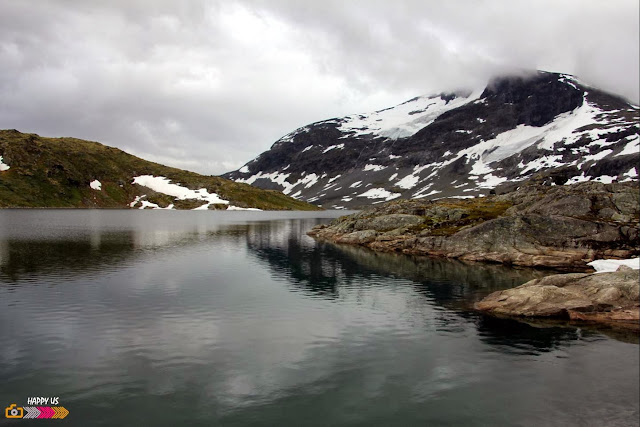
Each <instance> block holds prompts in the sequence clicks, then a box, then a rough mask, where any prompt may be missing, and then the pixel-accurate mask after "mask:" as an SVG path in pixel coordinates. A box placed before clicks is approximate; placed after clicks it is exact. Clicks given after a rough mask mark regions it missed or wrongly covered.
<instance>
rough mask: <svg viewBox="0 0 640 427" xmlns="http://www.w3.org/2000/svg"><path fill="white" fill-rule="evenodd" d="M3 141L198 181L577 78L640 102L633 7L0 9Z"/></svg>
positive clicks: (162, 1)
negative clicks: (417, 104) (563, 76)
mask: <svg viewBox="0 0 640 427" xmlns="http://www.w3.org/2000/svg"><path fill="white" fill-rule="evenodd" d="M0 11H1V13H0V58H2V67H0V128H17V129H20V130H22V131H27V132H37V133H40V134H42V135H47V136H75V137H79V138H86V139H92V140H98V141H100V142H103V143H106V144H108V145H112V146H117V147H119V148H122V149H125V150H127V151H129V152H132V153H134V154H136V155H139V156H141V157H144V158H148V159H150V160H155V161H161V162H162V163H166V164H169V165H172V166H177V167H184V168H187V169H191V170H195V171H198V172H202V173H211V174H218V173H222V172H225V171H228V170H230V169H234V168H236V167H239V166H240V165H242V164H243V163H245V162H246V161H248V160H249V159H251V158H252V157H254V156H255V155H257V154H259V153H260V152H262V151H264V150H266V149H267V148H268V147H269V146H270V145H271V144H272V143H273V142H274V141H275V140H276V139H277V138H279V137H280V136H282V135H284V134H286V133H288V132H290V131H291V130H293V129H295V128H297V127H299V126H303V125H305V124H307V123H309V122H312V121H317V120H323V119H327V118H331V117H336V116H340V115H344V114H350V113H354V112H367V111H371V110H375V109H380V108H384V107H388V106H391V105H393V104H396V103H399V102H402V101H404V100H406V99H408V98H411V97H413V96H416V95H420V94H427V93H432V92H441V91H445V90H452V89H457V88H465V87H474V86H478V85H481V84H483V83H484V82H485V81H486V80H487V79H488V78H489V77H490V76H491V75H494V74H496V73H501V72H504V71H506V70H513V69H521V68H541V69H547V70H553V71H562V72H568V73H573V74H576V75H578V76H580V77H581V78H582V79H583V80H585V81H587V82H589V83H592V84H594V85H596V86H599V87H601V88H603V89H605V90H609V91H612V92H615V93H618V94H621V95H623V96H625V97H627V98H629V99H631V100H633V101H635V102H638V98H639V95H638V90H639V89H638V78H637V76H638V73H639V69H638V48H639V44H640V43H639V40H638V33H639V28H638V27H639V26H638V20H637V16H638V3H637V2H636V1H617V2H601V1H581V2H580V5H579V7H578V6H577V5H576V3H575V2H573V1H564V2H562V1H553V2H552V1H547V0H540V1H536V2H530V1H529V2H524V1H511V2H504V1H458V2H425V1H398V2H389V1H369V0H368V1H357V0H354V1H350V2H341V1H334V0H330V1H323V2H300V1H294V0H291V1H274V0H269V1H266V0H265V1H259V0H256V1H242V0H237V1H235V2H233V1H224V2H223V1H219V2H211V1H185V2H175V1H169V0H135V1H133V0H130V1H110V2H99V1H63V0H23V1H20V2H17V1H10V0H0Z"/></svg>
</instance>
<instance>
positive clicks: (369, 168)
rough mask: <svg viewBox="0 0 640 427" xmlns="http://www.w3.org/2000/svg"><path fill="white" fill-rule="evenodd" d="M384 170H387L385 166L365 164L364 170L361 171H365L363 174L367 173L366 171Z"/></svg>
mask: <svg viewBox="0 0 640 427" xmlns="http://www.w3.org/2000/svg"><path fill="white" fill-rule="evenodd" d="M386 168H387V167H386V166H382V165H372V164H366V165H364V168H363V169H362V170H363V171H365V172H367V171H375V172H379V171H381V170H384V169H386Z"/></svg>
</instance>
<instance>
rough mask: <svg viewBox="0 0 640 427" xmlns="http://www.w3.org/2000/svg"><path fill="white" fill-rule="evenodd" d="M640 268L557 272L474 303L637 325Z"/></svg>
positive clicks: (509, 312)
mask: <svg viewBox="0 0 640 427" xmlns="http://www.w3.org/2000/svg"><path fill="white" fill-rule="evenodd" d="M639 298H640V271H638V270H623V271H616V272H612V273H595V274H582V273H576V274H556V275H553V276H547V277H543V278H541V279H535V280H531V281H529V282H527V283H525V284H524V285H521V286H518V287H517V288H513V289H507V290H504V291H498V292H494V293H492V294H490V295H488V296H487V297H486V298H484V299H483V300H482V301H480V302H478V303H476V304H475V308H476V309H477V310H480V311H484V312H487V313H491V314H495V315H502V316H517V317H557V318H565V319H566V318H568V319H572V320H585V321H593V322H600V323H609V324H615V323H627V324H629V326H632V327H638V326H639V322H640V317H639V313H640V310H639V306H640V304H639Z"/></svg>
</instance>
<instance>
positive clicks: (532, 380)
mask: <svg viewBox="0 0 640 427" xmlns="http://www.w3.org/2000/svg"><path fill="white" fill-rule="evenodd" d="M147 213H148V214H151V215H150V216H144V217H140V216H138V213H137V212H135V213H129V212H124V213H118V212H105V213H100V214H95V213H93V212H85V215H87V217H86V218H85V217H83V216H82V215H80V214H76V213H74V214H73V215H71V217H68V216H66V213H65V215H56V214H55V212H53V213H52V212H48V213H46V214H45V213H42V212H36V211H34V212H32V213H30V214H31V215H33V216H34V217H35V219H39V220H42V221H44V220H47V218H48V220H47V221H45V222H42V224H41V225H38V224H39V223H38V221H35V219H34V218H27V219H28V220H29V221H28V224H29V226H27V227H21V226H20V225H21V224H26V223H27V222H26V221H25V218H26V217H22V216H17V217H13V218H9V219H7V217H6V216H5V217H4V218H3V219H2V222H0V223H2V224H3V227H4V228H3V227H0V236H2V237H0V248H2V249H1V251H0V254H1V256H0V383H2V384H3V387H2V388H0V401H7V402H8V401H15V400H18V399H23V398H26V396H31V395H33V394H34V390H37V393H41V394H44V395H48V394H51V395H61V397H62V398H63V399H64V401H65V404H68V405H69V406H70V409H71V410H72V413H73V414H74V417H75V418H74V419H73V420H69V422H70V423H71V424H74V423H75V424H76V425H87V424H99V423H100V422H103V424H104V425H113V424H123V425H129V424H132V423H137V424H143V425H148V424H154V425H178V424H189V425H215V424H223V425H300V424H301V420H303V421H304V422H302V424H306V425H375V424H378V425H393V424H396V425H397V424H400V425H425V424H430V425H438V424H443V423H450V424H460V425H474V424H485V425H486V424H495V425H498V424H505V423H506V424H517V423H520V424H523V425H536V424H540V423H541V421H544V420H548V419H549V418H548V417H549V416H550V415H549V414H552V416H553V419H554V420H558V422H560V423H562V422H564V423H565V424H566V423H571V422H572V421H575V420H576V419H578V418H573V419H567V418H566V417H567V415H566V414H567V413H569V414H572V416H574V417H575V416H576V415H575V413H576V412H578V413H580V414H583V413H584V414H587V415H584V417H586V418H585V419H586V420H587V421H588V420H589V416H594V415H597V414H594V412H593V410H592V409H591V408H599V409H598V410H600V411H602V410H604V411H606V412H607V414H608V413H609V412H612V413H616V411H618V413H622V412H619V409H620V407H621V406H622V407H624V408H626V409H629V410H630V411H631V412H627V413H626V414H627V416H626V418H625V417H622V418H620V417H619V418H620V419H622V420H623V421H626V420H628V419H632V416H633V415H634V412H633V411H637V398H638V390H637V384H636V381H630V379H634V378H637V362H638V357H637V356H638V355H637V347H634V346H630V345H629V344H625V343H622V342H618V341H612V340H609V339H608V338H607V337H606V336H603V335H600V334H597V333H593V332H587V331H582V330H578V329H577V328H575V327H566V326H553V327H549V328H534V327H532V326H529V325H527V324H523V323H520V322H514V321H508V320H500V319H493V318H485V317H482V316H478V315H476V314H474V313H472V312H469V311H468V310H467V308H468V304H469V302H470V301H472V300H474V299H476V298H477V297H479V296H481V295H482V294H485V293H488V292H491V291H493V290H495V289H500V288H502V287H509V286H513V285H517V284H519V283H521V282H523V281H526V280H528V279H529V278H531V277H536V276H538V275H540V274H544V273H542V272H538V271H534V270H513V269H505V268H503V267H500V266H491V265H483V264H464V263H457V262H450V261H444V260H438V259H428V258H413V257H406V256H398V255H395V254H376V253H373V252H371V251H368V250H364V249H362V248H357V247H349V246H336V245H331V244H318V243H317V242H315V241H314V240H313V239H311V238H309V237H307V236H306V235H305V234H304V232H305V231H306V230H308V229H310V228H311V227H312V226H313V225H315V224H316V223H319V222H322V221H327V219H326V218H324V219H323V218H314V217H311V216H306V217H305V216H304V215H300V214H293V213H291V214H273V213H260V214H259V215H254V216H246V217H241V216H240V217H237V216H220V215H219V214H216V213H212V214H213V215H212V216H209V215H206V214H207V213H205V215H200V214H198V213H196V214H197V215H195V216H191V215H190V214H193V213H190V212H181V213H178V214H177V215H174V214H173V213H164V212H163V213H158V215H156V214H155V213H152V212H147ZM0 214H2V213H1V212H0ZM295 215H299V217H297V218H295ZM27 216H28V215H27ZM0 217H2V215H0ZM586 347H588V348H586ZM575 367H579V369H576V368H575ZM47 372H55V373H56V375H47ZM594 381H597V382H598V384H599V387H601V388H600V389H601V390H604V392H606V393H607V395H610V396H614V398H611V399H609V400H607V401H605V402H603V401H602V395H600V394H598V393H594V394H592V393H590V391H589V390H590V389H589V386H590V384H592V383H593V382H594ZM567 388H569V389H567ZM540 396H546V397H547V404H546V406H545V407H544V410H539V409H536V408H535V405H532V404H531V402H535V401H536V399H539V398H540ZM507 400H508V401H509V402H510V404H509V405H507V406H508V407H505V405H504V403H503V402H504V401H507ZM585 408H586V409H585ZM578 409H579V411H581V412H579V411H578ZM96 411H102V412H104V413H109V414H110V415H109V418H108V419H103V420H102V421H101V420H96V419H95V417H93V414H95V412H96ZM310 414H315V415H314V416H311V418H310ZM580 416H582V415H579V416H578V417H580ZM595 419H604V418H603V417H602V415H601V416H600V418H598V417H596V418H595ZM606 419H607V420H610V419H615V417H614V418H611V417H608V418H606ZM479 420H481V421H482V422H481V423H480V422H479ZM542 424H544V422H542Z"/></svg>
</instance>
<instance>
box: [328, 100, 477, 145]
mask: <svg viewBox="0 0 640 427" xmlns="http://www.w3.org/2000/svg"><path fill="white" fill-rule="evenodd" d="M483 90H484V88H482V89H478V90H475V91H473V92H472V93H470V94H469V95H467V96H458V95H456V96H455V98H453V99H451V98H450V97H447V96H445V95H436V96H420V97H417V98H414V99H412V100H409V101H407V102H404V103H402V104H400V105H396V106H395V107H392V108H387V109H385V110H380V111H376V112H374V113H370V114H355V115H351V116H347V117H345V118H344V119H343V122H342V123H341V124H340V128H339V129H340V131H342V132H343V133H344V135H343V136H341V138H351V137H355V136H362V135H371V134H372V135H377V136H382V137H386V138H389V139H398V138H406V137H409V136H411V135H413V134H415V133H416V132H418V131H419V130H420V129H422V128H424V127H425V126H428V125H430V124H431V123H433V122H434V121H435V120H436V119H437V118H438V117H439V116H440V115H442V114H443V113H445V112H447V111H449V110H453V109H454V108H458V107H461V106H462V105H465V104H468V103H470V102H472V101H475V100H476V99H478V98H479V97H480V95H482V92H483Z"/></svg>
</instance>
